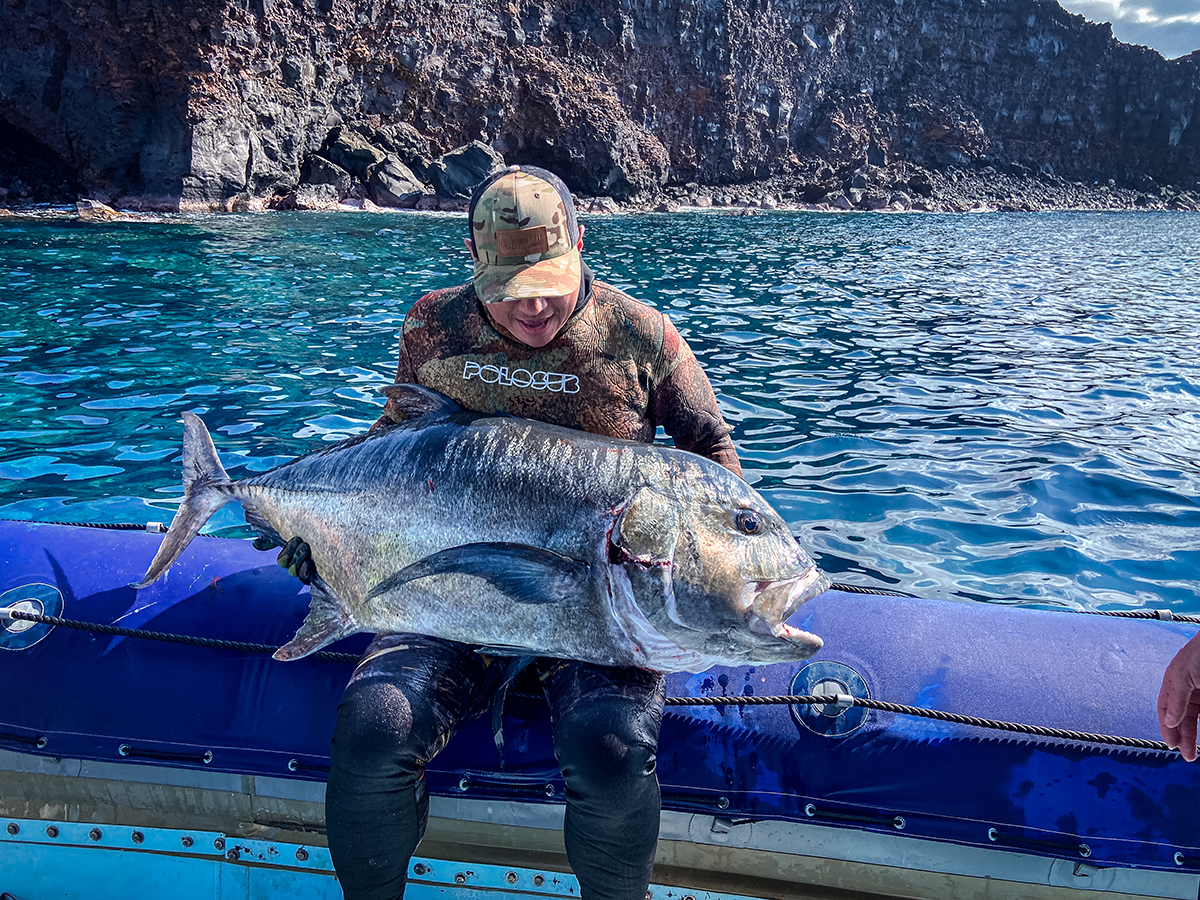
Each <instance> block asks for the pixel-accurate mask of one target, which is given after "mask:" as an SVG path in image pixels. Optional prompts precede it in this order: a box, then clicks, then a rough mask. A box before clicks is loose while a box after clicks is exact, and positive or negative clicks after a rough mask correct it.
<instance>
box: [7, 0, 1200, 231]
mask: <svg viewBox="0 0 1200 900" xmlns="http://www.w3.org/2000/svg"><path fill="white" fill-rule="evenodd" d="M0 34H3V38H0V40H2V42H3V43H2V46H0V132H2V133H0V190H2V189H4V188H7V190H8V195H9V202H13V200H14V199H20V198H22V197H24V198H27V199H47V200H49V199H67V200H74V199H75V198H76V196H78V195H81V194H86V195H91V196H99V197H100V198H101V199H110V200H112V201H113V202H115V203H119V204H123V205H127V206H131V207H135V208H136V207H142V208H160V209H175V208H180V207H181V206H182V207H183V208H204V207H209V206H214V205H220V204H222V203H228V201H229V200H230V198H234V197H242V198H246V197H250V198H253V197H265V198H276V199H278V198H282V197H287V196H294V192H295V190H296V188H297V186H298V185H300V184H302V183H303V182H304V181H306V180H312V179H313V175H312V173H313V171H314V167H315V171H317V172H318V174H319V177H318V178H317V179H316V180H317V181H319V182H321V183H328V182H330V179H331V178H333V179H334V180H335V181H336V177H339V176H337V173H336V172H335V173H334V174H333V175H330V174H329V172H328V171H327V169H326V165H327V164H333V163H334V161H333V160H332V159H331V157H332V156H333V155H335V154H334V153H333V151H332V147H333V142H335V141H336V140H337V139H338V138H339V135H340V136H343V137H345V138H347V139H352V140H353V141H359V140H361V141H363V142H365V143H366V144H367V145H368V146H369V147H371V148H373V149H372V150H371V151H370V154H373V155H372V156H371V160H370V161H369V162H368V163H366V164H365V165H366V167H367V168H365V169H364V170H363V172H362V173H361V177H359V178H357V179H351V181H352V182H354V181H357V183H364V180H365V178H366V177H367V175H368V169H371V167H376V168H378V166H380V165H381V164H382V163H383V162H384V161H388V162H387V164H388V167H389V168H388V171H389V172H390V173H392V174H393V175H395V176H396V177H397V178H399V179H400V182H401V184H402V186H403V184H404V183H405V182H404V179H405V178H407V177H408V176H413V178H415V180H416V181H417V182H428V181H429V178H430V175H429V172H430V169H429V166H430V165H431V164H433V163H435V161H436V160H437V157H438V156H439V155H441V154H443V153H445V152H447V151H450V150H452V149H453V148H456V147H460V146H462V145H465V144H468V143H470V142H472V141H477V142H481V143H482V144H484V145H487V147H490V148H491V150H493V151H495V152H496V153H498V154H499V155H501V156H502V157H503V159H504V160H505V161H507V162H509V163H512V162H528V163H536V164H539V165H543V166H546V167H547V168H551V169H553V170H555V171H557V172H559V173H560V174H561V175H562V176H563V178H564V180H566V181H567V183H568V184H569V185H570V186H571V187H572V189H573V190H575V191H576V192H577V193H580V194H586V195H597V196H602V195H606V196H611V197H615V198H617V199H619V200H631V199H632V200H637V199H638V198H646V197H652V196H654V195H656V194H657V193H659V192H660V191H661V190H662V189H663V188H664V186H667V185H671V184H678V185H682V184H684V183H688V182H696V183H699V184H709V185H719V184H731V183H737V182H747V181H754V180H763V179H768V178H775V179H780V178H785V179H791V180H792V181H793V182H794V183H796V184H797V185H798V190H799V191H800V192H801V193H803V192H805V191H808V192H810V193H811V194H812V195H813V196H819V195H823V193H824V192H827V191H829V190H832V189H834V188H836V187H838V186H840V185H844V183H845V179H846V178H847V177H848V174H849V173H851V172H855V171H857V172H860V173H861V172H862V171H864V170H865V171H868V172H869V171H871V170H876V171H877V172H884V173H891V176H890V177H892V178H893V179H894V178H895V177H904V178H906V179H910V180H911V179H913V178H915V179H916V180H917V182H920V181H921V179H923V178H926V177H927V176H926V174H924V173H934V174H935V175H936V173H938V172H942V171H945V170H947V169H955V168H959V169H970V168H972V167H974V168H977V169H978V168H982V167H989V168H990V170H991V171H996V172H1000V173H1014V172H1015V173H1033V174H1036V173H1038V172H1044V173H1050V172H1053V173H1054V175H1055V176H1057V177H1059V178H1062V177H1067V178H1070V179H1074V180H1081V181H1082V180H1086V181H1088V182H1093V181H1096V180H1101V181H1104V182H1107V180H1108V179H1113V180H1114V182H1116V183H1118V184H1120V183H1128V182H1132V181H1136V180H1142V181H1145V180H1147V179H1148V178H1153V179H1156V180H1157V181H1159V182H1163V183H1171V184H1175V185H1179V186H1180V187H1182V188H1187V189H1195V188H1196V187H1197V181H1198V179H1200V116H1198V115H1197V113H1200V53H1195V54H1192V55H1191V56H1190V57H1185V58H1183V59H1180V60H1174V61H1166V60H1164V59H1163V58H1162V57H1161V56H1160V55H1158V54H1157V53H1156V52H1154V51H1151V50H1148V49H1146V48H1141V47H1131V46H1127V45H1124V44H1121V43H1119V42H1117V41H1116V40H1114V39H1113V37H1112V35H1111V32H1110V30H1109V29H1108V28H1107V26H1097V25H1092V24H1089V23H1087V22H1085V21H1084V20H1083V19H1082V18H1080V17H1078V16H1073V15H1070V14H1068V13H1066V12H1065V11H1064V10H1063V9H1062V8H1061V7H1060V6H1058V4H1057V3H1056V2H1054V0H1005V2H998V0H737V2H734V0H595V2H580V0H511V2H510V0H423V2H415V0H207V2H201V0H172V2H168V0H0ZM334 168H335V169H337V171H338V172H342V173H343V174H345V171H344V170H345V166H341V165H336V164H335V165H334ZM914 173H915V174H914ZM380 177H381V178H382V177H383V176H380ZM389 177H391V176H389ZM377 180H378V179H377ZM389 183H390V182H389ZM343 188H345V189H346V190H352V186H348V185H347V184H346V183H343V187H340V188H334V189H333V190H334V191H335V192H336V193H339V194H340V193H342V191H343ZM40 195H44V196H40ZM50 195H53V196H50ZM389 196H391V195H389ZM405 196H407V195H405ZM0 199H2V198H0Z"/></svg>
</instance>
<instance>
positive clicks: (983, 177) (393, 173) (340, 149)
mask: <svg viewBox="0 0 1200 900" xmlns="http://www.w3.org/2000/svg"><path fill="white" fill-rule="evenodd" d="M882 162H883V161H882V160H879V159H875V160H872V159H870V158H868V159H866V160H863V161H862V164H861V165H857V166H856V165H852V164H850V165H846V164H844V165H842V166H841V167H840V168H839V169H837V170H834V169H833V168H832V167H831V166H829V165H828V164H826V163H824V162H823V161H821V160H820V159H811V160H809V161H807V164H802V163H798V164H797V165H795V166H794V170H793V171H792V172H788V173H785V174H780V175H775V176H773V177H771V178H767V179H762V180H755V181H748V182H744V183H740V184H721V185H711V184H700V183H697V182H689V183H687V184H684V185H666V186H664V187H662V188H660V189H659V190H657V191H654V192H647V193H643V194H642V195H640V196H639V197H637V198H636V199H628V200H625V201H623V202H618V201H617V200H615V199H613V198H612V197H609V196H590V195H579V194H576V195H575V200H576V206H577V208H578V209H579V210H580V211H581V212H586V213H593V214H617V213H621V212H660V213H669V212H677V211H680V210H683V209H717V210H722V209H723V210H728V211H731V212H737V213H740V214H744V215H746V214H753V213H755V212H758V211H760V210H776V209H783V210H789V209H790V210H811V211H823V212H856V211H857V212H872V211H882V212H910V211H911V212H955V213H965V212H1033V211H1049V210H1183V211H1190V212H1196V211H1200V182H1198V183H1195V184H1189V185H1184V186H1180V185H1169V184H1159V183H1157V182H1155V181H1154V179H1153V178H1150V177H1149V176H1146V175H1143V176H1140V177H1139V178H1138V179H1136V182H1137V183H1136V184H1133V185H1130V184H1126V185H1118V184H1117V183H1116V181H1115V180H1113V179H1106V180H1105V181H1104V182H1103V183H1101V182H1100V181H1099V180H1098V179H1097V180H1094V181H1093V182H1092V183H1086V182H1081V181H1072V180H1068V179H1064V178H1060V177H1057V176H1056V175H1055V174H1054V171H1053V169H1052V168H1051V167H1050V166H1049V165H1046V166H1043V168H1042V171H1039V172H1036V173H1035V172H1033V171H1031V170H1030V169H1028V168H1027V167H1024V166H1019V165H1018V166H1012V165H1010V166H1006V167H1003V168H997V167H996V166H993V165H990V164H987V163H986V161H984V162H975V163H974V164H968V165H963V166H947V167H944V168H940V169H930V168H925V167H922V166H916V165H912V164H910V163H906V162H895V163H892V164H891V165H887V164H875V163H882ZM505 165H506V161H505V159H504V157H503V156H502V155H501V154H500V153H498V152H497V151H496V150H494V149H493V148H491V147H489V146H487V145H485V144H483V143H481V142H478V141H475V142H471V143H469V144H466V145H464V146H462V147H459V148H456V149H455V150H453V151H451V152H449V153H446V154H442V155H441V156H437V157H435V158H431V157H430V154H429V142H428V141H426V140H425V139H423V138H422V137H421V136H420V135H419V134H418V133H417V132H416V130H415V129H413V128H412V127H411V126H405V125H401V126H393V127H392V128H389V129H386V130H378V129H377V130H374V131H368V130H367V129H352V128H343V127H336V128H334V129H333V130H331V132H330V134H329V136H328V137H327V139H326V140H325V141H324V142H323V144H322V145H321V148H320V150H319V151H318V152H316V153H313V154H310V155H309V156H308V157H307V158H306V159H305V161H304V165H303V167H302V170H301V179H302V180H301V183H300V184H298V185H296V186H295V187H287V188H284V189H281V188H279V187H278V186H276V187H275V189H274V191H273V192H272V193H270V194H269V195H265V196H254V195H252V194H250V193H248V192H246V193H241V194H237V195H235V196H233V197H231V198H228V199H226V200H224V201H222V202H220V203H211V202H205V203H193V204H191V205H181V207H180V209H179V211H180V212H259V211H267V210H275V211H288V210H301V211H302V210H342V211H365V212H374V211H382V210H388V209H408V210H423V211H441V212H457V211H465V210H466V208H467V205H468V202H469V198H470V195H471V191H472V190H473V188H474V186H475V185H476V184H478V183H479V182H480V181H482V180H483V179H484V178H486V177H487V176H488V175H489V174H490V173H492V172H494V171H496V170H497V169H499V168H502V167H503V166H505ZM27 177H30V176H28V175H27ZM36 179H37V176H36V175H35V176H32V178H31V180H33V181H34V183H33V184H32V185H30V184H26V183H25V182H22V181H21V180H20V177H19V176H18V178H17V179H16V181H17V184H18V185H19V188H18V190H17V191H14V190H13V189H12V188H11V187H10V188H5V187H3V186H0V215H2V214H4V213H8V214H10V215H11V214H14V211H25V212H35V211H36V210H37V209H38V208H39V207H45V206H47V205H54V204H56V203H57V204H58V205H59V206H60V207H61V206H66V207H68V208H69V207H70V206H71V205H72V201H71V200H70V199H69V198H68V197H67V196H63V195H64V193H69V192H70V186H69V185H58V186H57V187H55V186H52V185H51V184H49V183H47V182H46V181H45V180H44V179H41V180H40V183H38V180H36ZM14 193H15V194H17V196H15V197H14V196H13V195H14ZM12 200H16V201H17V203H15V204H14V203H12V202H11V201H12ZM122 200H124V201H125V202H122ZM6 201H8V202H7V205H6ZM110 203H112V205H111V206H110V205H109V204H110ZM75 206H76V209H77V212H78V215H79V216H80V217H81V218H83V219H86V220H92V221H102V220H112V219H117V218H143V219H144V218H148V217H153V215H154V213H153V212H152V211H150V210H147V209H146V205H145V204H144V203H143V202H142V200H141V198H136V197H134V198H117V199H115V200H114V198H111V197H108V196H103V195H101V196H98V197H87V198H80V199H79V200H78V202H77V203H76V204H75Z"/></svg>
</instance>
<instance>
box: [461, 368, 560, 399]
mask: <svg viewBox="0 0 1200 900" xmlns="http://www.w3.org/2000/svg"><path fill="white" fill-rule="evenodd" d="M462 377H463V381H470V380H471V379H472V378H478V379H479V380H480V381H482V382H484V383H485V384H502V385H504V386H505V387H517V388H530V389H531V390H535V391H550V392H551V393H555V394H578V393H579V376H577V375H567V374H563V373H561V372H530V371H529V370H528V369H510V368H509V367H508V366H491V365H488V366H481V365H480V364H479V363H477V362H471V361H469V360H468V361H467V363H466V364H465V365H464V366H463V373H462Z"/></svg>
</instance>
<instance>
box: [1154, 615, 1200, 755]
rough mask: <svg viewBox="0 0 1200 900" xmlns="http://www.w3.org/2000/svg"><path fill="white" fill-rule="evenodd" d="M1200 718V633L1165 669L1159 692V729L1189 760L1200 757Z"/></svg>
mask: <svg viewBox="0 0 1200 900" xmlns="http://www.w3.org/2000/svg"><path fill="white" fill-rule="evenodd" d="M1197 719H1200V634H1197V635H1196V636H1195V637H1193V638H1192V639H1191V640H1190V641H1188V642H1187V643H1186V644H1184V645H1183V646H1182V647H1181V648H1180V650H1179V652H1178V653H1176V654H1175V658H1174V659H1172V660H1171V662H1170V663H1168V664H1167V671H1166V672H1165V673H1163V681H1162V688H1161V689H1160V690H1159V692H1158V730H1159V731H1161V732H1162V736H1163V740H1164V741H1166V742H1167V746H1169V747H1178V748H1179V752H1180V753H1181V754H1182V755H1183V758H1184V759H1186V760H1187V761H1188V762H1194V761H1195V759H1196V724H1197Z"/></svg>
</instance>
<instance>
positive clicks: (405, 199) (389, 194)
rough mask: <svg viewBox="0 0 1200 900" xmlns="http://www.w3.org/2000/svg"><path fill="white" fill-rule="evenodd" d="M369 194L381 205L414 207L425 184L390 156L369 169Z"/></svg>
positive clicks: (367, 181)
mask: <svg viewBox="0 0 1200 900" xmlns="http://www.w3.org/2000/svg"><path fill="white" fill-rule="evenodd" d="M366 183H367V194H368V195H369V196H370V198H371V199H372V200H373V201H374V202H375V203H377V204H379V205H380V206H397V207H400V208H401V209H413V208H415V207H416V205H417V201H418V200H420V199H421V195H422V194H424V193H425V186H424V185H423V184H422V183H421V182H420V181H418V180H417V177H416V176H415V175H413V173H412V172H410V171H409V170H408V167H407V166H405V165H404V163H402V162H400V160H398V159H396V157H394V156H388V157H385V158H384V159H382V160H381V161H380V162H378V163H376V164H375V165H373V166H371V168H370V169H368V170H367V178H366Z"/></svg>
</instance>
